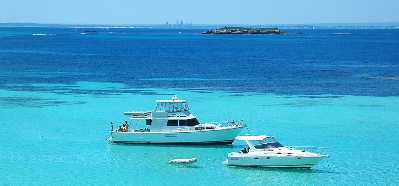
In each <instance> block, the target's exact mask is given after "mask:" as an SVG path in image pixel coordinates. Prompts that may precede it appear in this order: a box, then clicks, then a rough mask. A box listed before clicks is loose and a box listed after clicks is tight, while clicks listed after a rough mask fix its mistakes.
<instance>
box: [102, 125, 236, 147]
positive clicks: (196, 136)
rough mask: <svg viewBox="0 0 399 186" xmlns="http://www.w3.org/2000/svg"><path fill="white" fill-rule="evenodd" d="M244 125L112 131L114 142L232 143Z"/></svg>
mask: <svg viewBox="0 0 399 186" xmlns="http://www.w3.org/2000/svg"><path fill="white" fill-rule="evenodd" d="M241 130H242V127H235V128H229V129H220V130H202V131H177V132H111V140H110V141H112V142H113V143H132V144H135V143H137V144H143V143H154V144H231V143H233V141H234V139H235V137H236V136H237V135H238V134H239V133H240V132H241Z"/></svg>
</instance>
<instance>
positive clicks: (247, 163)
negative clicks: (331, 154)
mask: <svg viewBox="0 0 399 186" xmlns="http://www.w3.org/2000/svg"><path fill="white" fill-rule="evenodd" d="M323 158H324V156H316V157H297V156H286V157H228V162H227V164H228V165H230V166H243V167H271V168H272V167H274V168H311V167H313V166H314V165H316V164H317V163H318V162H319V161H320V160H322V159H323Z"/></svg>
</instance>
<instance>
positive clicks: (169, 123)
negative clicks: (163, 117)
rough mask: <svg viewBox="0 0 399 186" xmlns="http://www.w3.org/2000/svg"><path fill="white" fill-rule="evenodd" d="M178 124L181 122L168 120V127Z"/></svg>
mask: <svg viewBox="0 0 399 186" xmlns="http://www.w3.org/2000/svg"><path fill="white" fill-rule="evenodd" d="M178 122H179V120H168V123H167V124H166V126H177V125H178Z"/></svg>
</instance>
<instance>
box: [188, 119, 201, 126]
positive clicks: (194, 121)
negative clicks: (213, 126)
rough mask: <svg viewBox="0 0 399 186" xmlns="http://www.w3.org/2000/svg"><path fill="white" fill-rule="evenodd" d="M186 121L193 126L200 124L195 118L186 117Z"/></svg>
mask: <svg viewBox="0 0 399 186" xmlns="http://www.w3.org/2000/svg"><path fill="white" fill-rule="evenodd" d="M186 123H187V126H194V125H198V124H200V123H199V122H198V120H197V118H193V119H188V120H187V121H186Z"/></svg>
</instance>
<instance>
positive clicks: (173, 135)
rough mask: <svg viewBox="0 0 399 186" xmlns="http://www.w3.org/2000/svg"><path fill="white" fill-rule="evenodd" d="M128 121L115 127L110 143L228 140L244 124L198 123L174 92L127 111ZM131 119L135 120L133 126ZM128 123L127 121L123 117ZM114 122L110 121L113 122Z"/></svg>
mask: <svg viewBox="0 0 399 186" xmlns="http://www.w3.org/2000/svg"><path fill="white" fill-rule="evenodd" d="M124 114H125V115H128V116H131V117H130V120H131V124H130V125H129V124H128V125H125V126H120V127H119V128H118V129H116V130H114V128H113V126H111V137H110V138H107V140H108V141H111V142H113V143H144V144H154V143H155V144H179V143H180V144H187V143H192V144H231V143H233V141H234V139H235V137H236V136H237V135H238V134H239V133H240V132H241V130H242V129H243V127H244V125H242V124H241V123H238V121H236V120H234V119H229V120H228V121H227V123H226V124H220V123H202V124H201V123H199V122H198V120H197V118H196V117H195V116H194V115H192V114H191V112H190V111H189V107H188V104H187V101H186V100H179V99H177V96H173V97H172V99H171V100H156V108H155V110H152V111H129V112H125V113H124ZM133 121H134V122H133ZM132 122H133V123H134V126H131V125H133V124H132ZM126 123H127V121H126ZM112 125H113V124H112Z"/></svg>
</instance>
